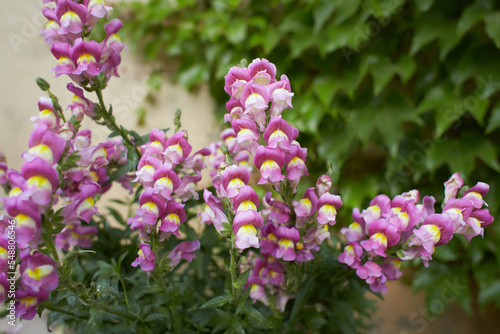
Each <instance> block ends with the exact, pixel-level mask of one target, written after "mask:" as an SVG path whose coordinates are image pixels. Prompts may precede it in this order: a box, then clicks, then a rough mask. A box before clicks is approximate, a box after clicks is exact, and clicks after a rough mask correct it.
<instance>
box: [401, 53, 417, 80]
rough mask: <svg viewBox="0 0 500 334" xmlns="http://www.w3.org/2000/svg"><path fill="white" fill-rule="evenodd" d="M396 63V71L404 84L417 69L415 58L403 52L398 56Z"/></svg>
mask: <svg viewBox="0 0 500 334" xmlns="http://www.w3.org/2000/svg"><path fill="white" fill-rule="evenodd" d="M397 65H398V67H397V72H398V75H399V77H400V78H401V82H402V83H403V84H406V83H407V82H408V80H410V79H411V77H412V76H413V74H415V70H416V69H417V64H416V62H415V59H413V57H410V56H408V55H405V54H404V55H401V57H399V59H398V61H397Z"/></svg>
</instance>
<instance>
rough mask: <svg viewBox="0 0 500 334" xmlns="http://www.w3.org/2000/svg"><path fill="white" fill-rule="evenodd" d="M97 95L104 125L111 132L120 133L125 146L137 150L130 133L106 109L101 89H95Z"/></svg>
mask: <svg viewBox="0 0 500 334" xmlns="http://www.w3.org/2000/svg"><path fill="white" fill-rule="evenodd" d="M95 93H96V95H97V99H98V100H99V105H100V107H101V110H102V114H101V115H102V117H103V119H104V124H105V125H106V126H107V128H108V129H110V130H111V131H113V132H118V133H119V134H120V136H121V137H122V138H123V140H124V142H125V145H126V146H127V147H128V148H132V147H133V148H135V149H136V150H137V148H136V146H135V144H134V143H132V141H131V140H130V138H129V136H128V132H127V131H126V130H125V129H124V128H123V127H122V126H118V125H117V124H116V120H115V117H114V116H113V115H112V114H111V110H110V111H109V112H108V110H107V109H106V104H105V103H104V99H103V97H102V90H101V88H96V89H95Z"/></svg>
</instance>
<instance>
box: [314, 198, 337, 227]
mask: <svg viewBox="0 0 500 334" xmlns="http://www.w3.org/2000/svg"><path fill="white" fill-rule="evenodd" d="M317 206H318V216H317V219H318V223H320V224H323V225H324V224H330V225H334V224H335V221H336V218H337V210H338V209H339V208H340V207H341V206H342V199H341V198H340V196H338V195H332V194H330V193H324V194H323V195H321V197H320V198H319V200H318V204H317Z"/></svg>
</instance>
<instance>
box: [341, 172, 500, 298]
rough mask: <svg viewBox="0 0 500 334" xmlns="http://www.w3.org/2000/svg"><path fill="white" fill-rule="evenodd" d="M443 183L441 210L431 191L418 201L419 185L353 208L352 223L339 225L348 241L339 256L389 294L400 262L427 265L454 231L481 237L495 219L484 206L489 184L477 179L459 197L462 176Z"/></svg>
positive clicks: (368, 281)
mask: <svg viewBox="0 0 500 334" xmlns="http://www.w3.org/2000/svg"><path fill="white" fill-rule="evenodd" d="M444 185H445V200H444V203H443V204H444V207H443V212H442V213H436V212H435V209H434V205H435V203H436V200H435V199H434V197H432V196H425V197H424V198H423V200H422V203H418V202H419V192H418V191H417V190H412V191H410V192H408V193H403V194H401V195H398V196H396V197H394V198H393V199H392V200H391V199H390V198H389V197H388V196H386V195H378V196H376V197H375V198H374V199H373V200H372V201H371V202H370V206H369V207H368V208H367V209H364V210H363V211H362V212H360V211H359V209H354V211H353V219H354V222H353V223H351V224H350V225H349V227H346V228H342V229H341V233H342V234H343V235H344V236H345V238H346V240H347V244H346V245H345V247H344V251H343V253H341V254H340V256H339V261H340V262H342V263H345V264H347V265H348V266H349V267H351V268H353V269H356V274H357V275H358V276H359V277H360V278H362V279H365V280H366V282H367V283H368V284H369V285H370V288H371V289H372V291H374V292H382V293H385V292H386V291H387V286H386V285H385V282H386V281H387V280H396V279H398V278H399V277H400V276H401V271H400V270H399V268H400V265H401V261H405V260H411V259H415V258H420V259H422V262H423V263H424V265H425V266H426V267H427V266H428V265H429V264H428V263H429V261H430V260H432V254H433V253H434V250H435V247H436V246H440V245H444V244H447V243H448V242H449V241H450V240H451V238H452V237H453V234H463V235H464V236H465V238H466V239H467V240H468V241H470V240H471V238H472V237H474V236H476V235H481V236H482V235H483V226H485V225H488V224H491V223H492V222H493V216H491V215H490V213H489V210H488V209H485V208H483V206H485V205H486V202H485V201H484V200H483V197H484V196H485V195H486V194H487V193H488V190H489V186H488V185H487V184H486V183H483V182H479V183H478V184H476V185H475V186H474V187H472V188H470V189H468V190H466V191H465V192H464V194H463V197H462V198H456V196H457V193H458V191H459V190H460V188H461V187H462V186H463V180H462V178H461V177H460V175H459V174H457V173H456V174H453V175H452V177H451V178H450V179H449V180H448V181H447V182H446V183H445V184H444Z"/></svg>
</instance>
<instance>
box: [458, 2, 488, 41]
mask: <svg viewBox="0 0 500 334" xmlns="http://www.w3.org/2000/svg"><path fill="white" fill-rule="evenodd" d="M491 9H492V8H491V3H490V2H488V1H476V2H475V3H473V4H472V5H470V6H469V7H467V8H466V9H465V10H464V11H463V12H462V15H460V19H459V20H458V23H457V35H458V36H459V37H460V38H461V37H462V36H463V35H464V34H465V33H466V32H467V31H468V30H470V28H472V27H473V26H474V25H475V24H476V23H478V22H480V21H481V20H482V19H483V17H484V16H485V15H487V14H488V13H490V12H491Z"/></svg>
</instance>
